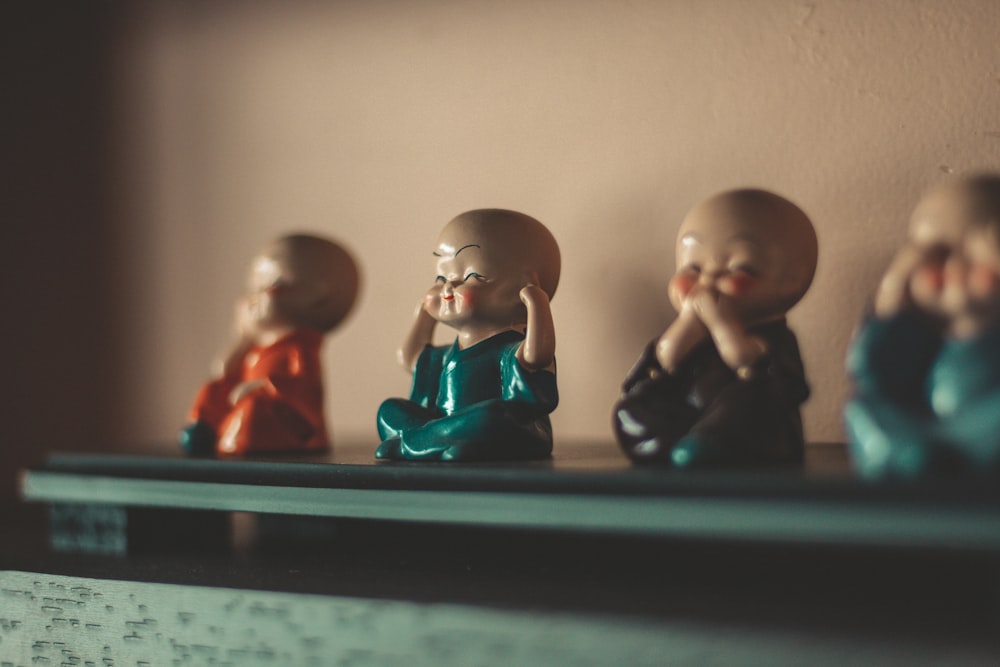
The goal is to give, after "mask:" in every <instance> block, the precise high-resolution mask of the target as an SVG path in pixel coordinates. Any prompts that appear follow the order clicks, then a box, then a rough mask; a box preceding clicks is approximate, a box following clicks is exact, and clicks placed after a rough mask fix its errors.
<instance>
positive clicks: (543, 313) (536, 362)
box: [517, 284, 556, 371]
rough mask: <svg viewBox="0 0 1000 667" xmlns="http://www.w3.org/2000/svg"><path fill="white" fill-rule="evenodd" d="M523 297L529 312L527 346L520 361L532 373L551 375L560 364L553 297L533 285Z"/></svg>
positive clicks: (520, 353) (520, 351)
mask: <svg viewBox="0 0 1000 667" xmlns="http://www.w3.org/2000/svg"><path fill="white" fill-rule="evenodd" d="M520 297H521V301H522V302H523V303H524V305H525V307H526V308H527V310H528V326H527V331H526V332H525V337H524V342H523V343H521V345H520V347H518V350H517V361H518V363H520V364H521V366H522V367H523V368H525V369H526V370H529V371H540V370H550V371H551V370H553V368H554V364H555V360H556V330H555V325H554V324H553V322H552V309H551V308H550V307H549V295H548V294H546V293H545V290H543V289H542V288H541V287H538V286H537V285H534V284H529V285H526V286H525V287H523V288H521V292H520Z"/></svg>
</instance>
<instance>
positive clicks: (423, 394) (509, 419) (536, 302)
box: [375, 209, 560, 461]
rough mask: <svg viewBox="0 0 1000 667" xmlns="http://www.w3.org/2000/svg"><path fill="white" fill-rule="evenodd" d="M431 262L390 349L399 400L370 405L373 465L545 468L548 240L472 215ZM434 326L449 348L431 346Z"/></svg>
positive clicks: (551, 361) (550, 343)
mask: <svg viewBox="0 0 1000 667" xmlns="http://www.w3.org/2000/svg"><path fill="white" fill-rule="evenodd" d="M433 256H434V257H435V258H436V261H435V265H436V266H435V269H436V275H437V277H436V278H435V282H434V285H433V286H432V287H431V288H430V290H429V291H428V292H427V294H426V295H425V296H424V300H423V302H422V306H421V308H420V309H419V310H418V311H417V315H416V318H415V319H414V322H413V325H412V327H411V329H410V332H409V334H408V335H407V337H406V340H405V341H404V343H403V346H402V349H401V350H400V351H399V359H400V361H401V363H402V364H403V367H404V368H406V370H407V371H409V372H411V373H412V374H413V383H412V388H411V391H410V397H409V399H402V398H390V399H388V400H386V401H385V402H383V403H382V405H381V406H380V407H379V411H378V418H377V421H378V432H379V436H380V437H381V439H382V443H381V444H380V445H379V447H378V449H377V450H376V452H375V457H376V458H378V459H388V460H422V461H484V460H531V459H542V458H547V457H548V456H549V455H550V453H551V451H552V426H551V423H550V421H549V413H551V412H552V411H553V410H554V409H555V408H556V405H557V404H558V400H559V399H558V392H557V390H556V376H555V328H554V325H553V322H552V313H551V310H550V309H549V299H550V298H551V297H552V295H553V294H554V293H555V290H556V286H557V284H558V282H559V270H560V255H559V247H558V245H557V244H556V241H555V239H554V238H553V236H552V234H551V233H550V232H549V231H548V229H546V228H545V227H544V226H543V225H542V224H541V223H540V222H538V221H537V220H535V219H534V218H531V217H530V216H527V215H524V214H523V213H517V212H515V211H507V210H502V209H482V210H475V211H469V212H467V213H464V214H462V215H460V216H458V217H457V218H455V219H454V220H452V221H451V222H450V223H448V225H447V226H446V227H445V228H444V230H443V231H442V232H441V235H440V237H439V238H438V243H437V246H436V249H435V250H434V252H433ZM438 322H440V323H442V324H445V325H446V326H448V327H450V328H452V329H454V330H455V332H456V337H455V341H454V342H453V343H452V344H450V345H444V346H440V347H435V346H433V345H431V339H432V336H433V333H434V329H435V327H436V325H437V324H438Z"/></svg>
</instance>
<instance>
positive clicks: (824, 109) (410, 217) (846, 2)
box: [115, 0, 1000, 447]
mask: <svg viewBox="0 0 1000 667" xmlns="http://www.w3.org/2000/svg"><path fill="white" fill-rule="evenodd" d="M128 25H129V27H128V32H127V39H126V41H125V44H124V45H123V48H122V57H121V62H122V68H121V74H120V77H119V78H118V79H117V83H118V91H119V92H118V95H119V96H118V105H117V107H116V109H117V116H118V124H117V127H118V128H119V130H120V137H119V141H120V148H121V151H122V152H121V156H122V157H123V158H124V160H125V162H124V168H123V170H122V173H121V175H120V181H119V183H120V186H121V188H120V190H119V193H120V195H121V197H122V199H121V206H122V210H123V211H124V212H125V214H124V216H123V219H124V220H125V221H126V223H127V224H125V225H123V228H122V230H121V234H120V239H119V240H120V244H119V247H118V252H119V262H120V263H119V264H118V267H119V273H118V275H119V276H120V284H121V285H122V286H123V287H122V289H121V290H120V291H121V294H120V300H121V303H120V305H121V306H122V308H123V310H122V313H123V319H122V325H121V326H122V329H121V333H122V335H123V336H124V337H126V338H127V339H128V340H129V341H130V342H129V345H128V346H126V347H125V349H123V350H122V351H121V355H120V356H119V358H117V359H116V360H115V365H116V367H118V368H120V369H121V373H120V375H119V381H120V386H121V388H122V390H123V391H122V392H121V395H120V397H119V400H118V402H117V403H116V405H117V406H118V408H119V410H120V419H119V420H117V421H116V425H115V428H116V429H117V432H116V434H115V440H116V442H117V443H119V444H121V445H128V446H132V447H136V446H140V445H143V444H145V443H157V442H159V443H167V442H169V441H171V440H172V439H173V434H174V432H175V431H176V429H177V427H178V426H179V425H180V423H181V421H182V420H183V416H184V414H185V412H186V410H187V408H188V404H189V401H190V400H191V399H192V398H193V396H194V392H195V390H196V388H197V386H198V384H199V383H200V382H201V381H202V380H203V379H204V377H205V374H206V372H207V369H208V367H209V362H210V360H211V359H212V358H213V356H215V355H216V354H218V353H219V351H220V350H221V349H222V348H223V347H224V346H225V345H226V343H227V339H228V336H229V331H230V323H229V318H230V315H231V312H232V303H233V299H234V298H235V296H236V295H237V294H238V293H239V291H240V289H241V288H242V284H243V281H244V273H245V270H246V264H247V262H248V260H249V258H250V257H251V256H252V254H253V253H254V251H255V249H256V248H257V247H259V246H260V245H261V244H262V243H264V241H265V240H267V239H268V238H270V237H272V236H274V235H276V234H279V233H281V232H283V231H285V230H288V229H292V228H295V229H312V230H319V231H323V232H326V233H328V234H330V235H333V236H335V237H338V238H339V239H341V240H342V241H344V242H345V243H346V244H348V245H349V246H350V247H352V248H353V249H354V251H355V252H356V254H357V256H358V258H359V260H360V262H361V265H362V268H363V270H364V287H363V294H362V296H361V300H360V304H359V308H358V310H357V311H356V312H355V313H354V315H353V316H352V317H351V318H350V320H349V321H348V322H347V323H346V324H345V325H344V327H343V328H342V329H341V330H339V331H338V332H337V333H335V334H334V336H333V337H332V338H331V339H330V340H329V341H328V343H327V346H326V350H325V355H326V357H325V358H326V361H325V364H326V371H327V374H328V397H327V408H328V414H329V417H330V421H331V423H332V427H333V430H334V433H335V438H336V437H342V438H344V437H347V438H365V439H371V440H373V441H374V439H375V434H374V428H373V423H374V414H375V410H376V407H377V405H378V403H379V402H380V401H381V400H382V399H384V398H386V397H388V396H391V395H401V394H404V393H405V392H406V391H407V390H408V379H407V377H406V376H405V375H404V374H403V373H402V372H401V371H400V370H399V369H398V368H397V367H396V365H395V358H394V350H395V348H396V346H397V345H398V343H399V342H400V341H401V338H402V336H403V334H404V332H405V330H406V328H407V326H408V323H409V319H410V316H411V312H412V310H413V307H414V305H415V304H416V302H417V300H418V299H419V297H420V295H421V294H422V293H423V291H424V290H425V289H426V287H427V286H428V285H429V284H430V282H431V280H432V279H433V264H432V261H431V260H432V258H431V256H430V251H431V250H432V244H433V242H434V240H435V237H436V234H437V232H438V231H439V229H440V228H441V226H443V224H444V223H445V222H446V221H447V220H449V219H450V218H451V217H452V216H454V215H455V214H457V213H459V212H461V211H463V210H466V209H470V208H478V207H486V206H499V207H507V208H514V209H520V210H523V211H525V212H528V213H530V214H532V215H534V216H536V217H538V218H539V219H541V220H542V221H543V222H545V223H546V224H547V225H548V226H549V227H550V228H551V229H552V230H553V232H554V233H555V235H556V237H557V238H558V239H559V242H560V243H561V246H562V251H563V267H564V268H563V276H562V283H561V286H560V289H559V293H558V294H557V295H556V298H555V300H554V302H553V307H554V311H555V317H556V325H557V329H558V346H559V347H558V353H557V354H558V359H559V380H560V385H561V388H562V404H561V406H560V408H559V409H558V410H557V412H556V413H555V415H554V423H555V428H556V431H557V447H558V439H562V440H565V439H572V438H591V439H593V438H598V439H608V440H610V438H611V434H610V425H609V421H610V416H609V415H610V407H611V404H612V403H613V401H614V399H615V397H616V395H617V392H618V387H619V385H620V382H621V380H622V378H623V376H624V374H625V372H626V370H627V369H628V368H629V366H630V365H631V364H632V362H633V361H634V359H635V358H636V357H637V356H638V353H639V351H640V348H641V347H642V345H643V344H644V343H645V342H646V341H647V340H649V339H650V338H651V337H652V336H654V335H656V334H657V333H659V332H660V331H662V329H663V328H664V327H665V325H666V324H667V323H668V321H669V320H670V318H671V317H672V315H673V313H672V311H671V309H670V307H669V305H668V304H667V300H666V283H667V280H668V278H669V276H670V274H671V272H672V270H673V264H674V260H673V238H674V235H675V232H676V229H677V226H678V224H679V222H680V219H681V218H682V216H683V215H684V213H685V212H686V210H687V209H688V208H689V207H690V206H691V205H693V204H694V203H695V202H697V201H698V200H700V199H702V198H704V197H705V196H707V195H709V194H711V193H714V192H716V191H719V190H722V189H726V188H731V187H736V186H746V185H753V186H760V187H765V188H770V189H773V190H776V191H778V192H780V193H782V194H785V195H786V196H788V197H789V198H791V199H793V200H794V201H796V202H797V203H799V204H800V205H801V206H802V207H803V208H804V209H805V210H806V211H807V212H808V213H809V214H810V215H811V216H812V218H813V219H814V221H815V224H816V227H817V229H818V233H819V238H820V243H821V256H820V266H819V270H818V274H817V277H816V281H815V283H814V286H813V289H812V291H811V292H810V293H809V294H808V295H807V296H806V298H805V299H804V301H803V302H802V303H801V304H800V305H799V306H798V307H797V308H796V309H795V310H794V311H793V312H792V315H791V323H792V325H793V326H794V327H795V328H796V330H797V333H798V335H799V338H800V342H801V345H802V348H803V351H804V356H805V362H806V365H807V369H808V371H809V374H810V378H811V382H812V385H813V389H814V392H813V397H812V399H811V400H810V402H809V403H808V404H807V406H806V408H805V418H806V429H807V437H808V438H809V439H812V440H814V441H822V440H837V439H840V438H842V437H843V436H842V431H841V425H840V410H841V406H842V403H843V401H844V398H845V396H846V395H847V392H848V384H847V381H846V379H845V378H844V373H843V357H844V352H845V348H846V346H847V343H848V340H849V337H850V334H851V331H852V328H853V326H854V324H855V323H856V321H857V319H858V317H859V315H860V314H861V312H862V310H863V308H864V305H865V302H866V299H867V298H868V295H869V294H870V292H871V290H872V288H873V285H874V282H875V281H876V280H877V277H878V276H879V274H880V272H881V270H882V269H883V267H884V266H885V264H886V262H887V261H888V259H889V257H890V256H891V254H892V252H893V250H894V248H895V247H896V245H897V244H898V243H899V241H900V240H901V239H902V238H903V236H904V233H905V224H906V219H907V217H908V215H909V212H910V210H911V208H912V206H913V204H914V203H915V200H916V198H917V197H918V196H919V194H920V192H921V191H922V190H924V189H925V188H926V187H927V186H929V185H931V184H933V183H935V182H937V181H939V180H940V179H942V178H945V177H947V176H948V175H950V174H953V173H964V172H967V171H970V170H976V169H983V168H993V169H997V168H1000V158H998V149H1000V118H998V116H997V112H996V110H997V109H1000V41H998V40H997V39H996V34H997V33H996V27H997V25H1000V4H998V3H996V2H993V1H992V0H911V1H907V2H901V1H900V2H868V1H863V0H826V1H823V0H817V1H815V2H799V1H792V0H760V1H757V2H742V1H739V0H707V1H704V2H695V1H694V0H659V1H655V2H653V1H634V2H620V1H619V0H587V1H581V2H568V1H565V2H564V1H561V0H530V1H528V0H515V1H512V2H503V3H497V2H486V1H472V2H446V1H443V0H417V1H411V0H407V1H402V0H399V1H385V2H378V3H360V2H338V3H312V2H298V3H252V4H249V5H243V4H233V3H218V4H212V3H209V4H202V3H164V4H161V5H157V4H153V5H148V6H147V8H146V9H145V10H142V11H136V12H135V13H134V15H133V16H131V19H130V23H129V24H128ZM359 378H364V380H363V381H359ZM151 446H152V445H151Z"/></svg>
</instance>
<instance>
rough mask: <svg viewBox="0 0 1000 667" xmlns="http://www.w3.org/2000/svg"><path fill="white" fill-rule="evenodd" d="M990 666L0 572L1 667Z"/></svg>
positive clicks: (778, 641)
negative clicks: (72, 666) (134, 666)
mask: <svg viewBox="0 0 1000 667" xmlns="http://www.w3.org/2000/svg"><path fill="white" fill-rule="evenodd" d="M38 664H46V665H83V666H84V667H88V666H92V667H121V666H124V665H129V666H132V665H137V666H139V667H145V666H152V665H218V666H221V665H234V666H236V665H240V666H249V667H253V666H255V665H260V666H274V665H282V666H286V667H287V666H294V665H342V666H353V667H364V666H368V665H378V666H380V667H385V666H389V667H391V666H394V665H401V666H402V665H406V666H412V667H419V666H421V665H434V666H436V667H449V666H452V665H455V666H458V665H461V666H462V667H470V666H475V665H550V666H557V667H558V666H559V665H573V666H581V665H583V666H586V665H640V666H641V665H676V666H680V667H683V666H689V665H690V666H692V667H694V666H698V667H705V666H711V665H734V664H738V665H770V666H775V665H777V666H780V665H802V664H808V665H846V664H850V665H879V666H889V667H892V666H894V665H907V666H909V667H913V666H920V665H942V664H961V665H968V666H970V667H974V666H976V665H995V664H996V654H995V653H994V652H993V650H992V649H991V647H988V646H976V645H974V644H968V643H963V644H956V643H951V642H949V643H940V642H934V641H930V640H921V639H915V640H911V641H907V642H906V643H901V642H893V641H886V640H881V639H872V638H867V639H863V638H862V639H859V638H858V637H853V638H852V637H846V636H842V635H841V636H838V635H837V634H835V633H821V632H812V633H804V632H801V631H799V632H794V633H793V632H787V631H782V630H778V629H772V630H761V629H759V628H757V629H753V630H750V629H748V628H740V627H738V626H736V627H734V626H732V625H727V626H725V627H723V626H720V625H713V624H711V623H704V622H689V621H679V620H675V621H669V620H667V621H657V620H649V619H639V618H630V617H627V616H620V615H619V616H607V615H600V614H574V613H551V612H550V613H544V614H543V613H538V612H532V611H525V610H505V609H491V608H485V607H475V606H469V605H454V604H426V603H412V602H401V601H386V600H369V599H362V598H349V597H323V596H314V595H302V594H292V593H270V592H260V591H249V590H237V589H226V588H209V587H200V586H179V585H171V584H151V583H136V582H124V581H112V580H105V579H86V578H79V577H66V576H58V575H51V574H35V573H29V572H20V571H5V572H0V665H3V667H8V666H9V667H28V666H29V665H38Z"/></svg>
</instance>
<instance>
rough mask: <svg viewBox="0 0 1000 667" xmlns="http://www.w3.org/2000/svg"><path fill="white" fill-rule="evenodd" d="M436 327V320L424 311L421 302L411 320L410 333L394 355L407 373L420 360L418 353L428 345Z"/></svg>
mask: <svg viewBox="0 0 1000 667" xmlns="http://www.w3.org/2000/svg"><path fill="white" fill-rule="evenodd" d="M436 325H437V320H435V319H434V318H433V317H432V316H431V314H430V313H428V312H427V311H426V310H425V309H424V303H423V302H421V304H420V306H419V307H418V308H417V312H416V315H415V316H414V318H413V324H412V326H411V327H410V331H409V332H408V333H407V335H406V338H405V339H404V340H403V345H402V347H400V348H399V350H398V351H397V353H396V358H397V360H398V361H399V363H400V364H401V365H402V366H403V368H405V369H406V371H407V372H408V373H412V372H413V371H414V369H415V368H416V367H417V359H419V358H420V353H421V352H423V350H424V348H425V347H427V346H428V345H430V343H431V338H432V337H433V336H434V327H435V326H436Z"/></svg>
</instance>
